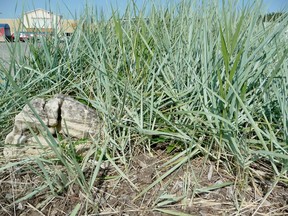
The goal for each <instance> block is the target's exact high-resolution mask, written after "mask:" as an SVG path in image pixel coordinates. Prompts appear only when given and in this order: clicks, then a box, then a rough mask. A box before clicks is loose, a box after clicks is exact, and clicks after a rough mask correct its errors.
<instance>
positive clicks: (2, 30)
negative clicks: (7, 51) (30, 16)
mask: <svg viewBox="0 0 288 216" xmlns="http://www.w3.org/2000/svg"><path fill="white" fill-rule="evenodd" d="M6 39H8V40H10V39H11V32H10V26H9V25H8V24H7V23H4V24H0V41H5V40H6Z"/></svg>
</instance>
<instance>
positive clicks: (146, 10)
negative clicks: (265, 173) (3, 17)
mask: <svg viewBox="0 0 288 216" xmlns="http://www.w3.org/2000/svg"><path fill="white" fill-rule="evenodd" d="M235 2H236V3H235ZM239 5H240V1H222V3H218V1H212V0H211V1H209V0H207V1H205V0H203V1H200V2H199V1H181V3H179V4H175V5H172V6H170V7H164V6H159V5H157V4H154V3H153V2H149V4H147V5H146V6H143V8H142V9H139V8H137V6H136V4H134V3H133V1H131V2H130V4H129V5H128V6H127V9H126V12H125V13H124V14H123V15H121V14H119V13H118V12H117V10H115V11H113V15H112V16H111V17H110V18H109V19H106V18H105V17H104V15H103V14H102V13H99V12H98V11H97V10H92V11H91V10H88V9H87V10H86V11H85V13H83V14H82V16H81V19H79V21H78V26H77V28H76V29H75V32H74V34H73V36H71V37H70V38H65V40H60V38H58V36H57V35H55V37H53V39H52V40H45V39H43V40H41V41H40V42H35V43H28V44H27V46H28V48H29V52H27V53H26V54H25V55H21V56H20V55H19V56H17V54H19V53H21V52H22V51H23V50H22V51H21V52H20V49H21V48H22V47H20V46H19V44H11V45H9V46H10V48H11V49H10V50H11V56H12V55H14V57H13V56H12V57H11V64H10V67H8V68H5V67H4V66H2V67H1V77H4V78H3V81H2V83H1V85H0V88H1V99H0V104H1V106H0V113H1V117H0V123H1V124H0V125H1V126H0V128H1V132H2V133H1V135H0V136H1V137H0V138H1V140H4V137H5V136H6V135H7V134H8V132H9V131H10V130H11V128H12V125H13V117H14V116H15V114H16V113H18V112H19V111H20V110H21V108H22V107H23V105H24V104H25V103H26V102H28V101H29V100H31V99H32V98H36V97H47V96H48V97H51V96H52V95H54V94H57V93H62V94H67V95H72V96H73V97H75V98H76V99H77V100H79V101H81V102H83V103H85V104H87V105H89V106H90V107H93V108H95V109H96V110H97V111H98V112H99V113H100V114H101V117H102V120H103V121H104V122H105V125H106V126H105V138H104V140H98V141H97V142H96V141H95V142H94V144H93V145H92V147H91V148H92V152H93V150H94V154H96V153H97V152H98V153H97V158H99V157H100V161H102V160H104V158H106V159H105V160H108V161H109V162H110V163H112V164H113V166H114V167H116V169H117V170H118V172H119V175H120V176H121V177H123V178H126V179H128V177H127V176H126V174H125V171H124V170H121V169H120V167H119V165H117V164H116V161H117V163H119V162H120V163H121V164H123V165H124V167H125V168H127V167H128V163H129V158H130V157H132V155H133V152H134V150H135V149H138V150H137V151H139V149H140V151H148V152H153V149H154V148H161V149H165V150H166V151H167V153H168V154H171V157H172V156H173V157H174V158H172V159H171V161H170V162H171V163H170V164H169V166H172V165H173V167H172V168H171V169H170V170H169V171H168V172H167V173H166V174H165V175H163V176H161V177H159V179H157V180H156V181H155V184H156V183H158V182H160V181H161V180H162V179H164V178H166V177H167V176H168V175H170V174H171V173H173V171H174V170H176V169H177V168H179V167H181V166H182V165H184V164H186V163H189V161H190V160H191V159H192V158H195V157H197V156H199V155H201V156H205V157H206V158H209V159H210V160H215V161H217V164H218V165H219V166H220V165H221V166H224V167H226V168H227V172H229V173H230V174H232V175H236V176H238V179H239V184H242V183H241V182H243V180H245V181H249V180H247V179H249V178H250V177H252V176H254V175H256V174H255V173H256V172H255V170H254V169H255V167H257V166H260V164H263V163H264V164H267V166H269V167H270V168H271V172H272V173H273V174H274V175H275V176H277V177H278V180H279V179H282V180H283V181H286V182H287V168H288V156H287V151H288V129H287V124H288V113H287V107H288V101H287V98H288V95H287V86H288V73H287V69H288V61H287V57H286V56H287V36H285V30H286V28H287V24H288V17H287V16H285V15H283V17H281V18H279V20H276V21H274V22H272V23H264V22H263V15H264V14H265V11H263V10H262V4H261V1H254V2H253V3H251V4H249V5H245V6H242V7H239ZM52 144H53V143H52ZM52 144H51V145H52ZM96 149H97V150H96ZM55 151H58V150H55ZM95 152H96V153H95ZM99 152H101V153H100V155H99ZM56 155H57V154H56ZM91 155H92V156H93V153H91V154H90V156H91ZM58 156H59V157H60V158H58V160H60V161H62V163H63V164H64V165H65V166H67V171H68V172H70V173H71V174H70V175H69V176H70V177H69V178H71V179H69V180H67V181H66V184H65V185H62V187H63V188H62V189H63V190H64V189H65V188H66V187H68V186H69V185H71V184H74V183H75V182H76V183H75V184H80V185H81V188H82V189H83V191H85V193H86V194H88V195H87V197H88V198H91V197H90V195H91V193H92V185H93V181H94V180H95V178H96V176H97V173H98V171H99V166H97V167H96V168H95V169H94V171H93V172H94V175H92V177H91V178H90V179H88V180H87V182H85V176H84V175H83V170H85V166H87V163H86V162H87V161H88V159H87V161H86V162H85V159H84V162H83V163H79V164H78V162H77V160H74V159H75V158H74V159H71V158H70V159H68V158H67V157H66V156H65V157H64V156H63V155H62V156H61V154H58ZM61 157H64V158H61ZM94 157H96V155H94ZM39 160H40V161H41V163H40V162H39ZM43 160H44V159H38V164H40V165H41V164H42V163H44V164H49V163H50V162H51V161H50V162H49V161H48V162H47V161H43ZM40 167H42V170H43V173H44V174H43V175H44V176H45V168H44V165H43V164H42V165H41V166H40ZM63 172H64V171H63ZM47 175H48V174H47ZM73 176H74V177H75V176H76V177H75V178H72V177H73ZM46 177H47V176H46ZM128 180H129V179H128ZM278 180H277V181H278ZM55 181H56V180H55ZM73 181H75V182H73ZM130 183H131V185H132V187H135V188H137V187H136V186H135V185H133V183H132V182H130ZM246 183H247V182H246ZM246 183H244V184H246ZM155 184H151V185H152V186H153V185H155ZM152 186H151V187H152ZM238 186H240V188H241V187H243V185H238ZM47 187H49V188H53V187H54V183H53V182H52V180H51V182H49V183H48V184H47ZM151 187H148V188H147V190H149V189H150V188H151ZM147 190H144V191H142V192H140V191H139V192H140V195H141V194H142V193H144V192H146V191H147Z"/></svg>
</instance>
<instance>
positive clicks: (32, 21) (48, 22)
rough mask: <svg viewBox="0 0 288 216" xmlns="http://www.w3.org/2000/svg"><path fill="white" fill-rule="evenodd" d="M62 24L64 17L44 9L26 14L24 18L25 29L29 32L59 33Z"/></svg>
mask: <svg viewBox="0 0 288 216" xmlns="http://www.w3.org/2000/svg"><path fill="white" fill-rule="evenodd" d="M61 22H62V16H60V15H57V14H54V13H53V12H51V11H46V10H43V9H36V10H33V11H29V12H26V13H25V14H24V16H23V27H24V29H25V31H27V32H46V33H50V32H54V31H56V32H59V31H60V30H61Z"/></svg>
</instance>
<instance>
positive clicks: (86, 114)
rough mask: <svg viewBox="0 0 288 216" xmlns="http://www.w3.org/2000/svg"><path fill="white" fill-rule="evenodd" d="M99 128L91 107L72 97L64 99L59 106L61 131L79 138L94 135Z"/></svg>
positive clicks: (96, 117)
mask: <svg viewBox="0 0 288 216" xmlns="http://www.w3.org/2000/svg"><path fill="white" fill-rule="evenodd" d="M99 130H100V128H99V119H98V116H97V114H96V112H95V111H94V110H93V109H91V108H89V107H87V106H85V105H83V104H82V103H80V102H78V101H75V100H74V99H72V98H68V97H67V98H65V99H64V101H63V103H62V107H61V132H63V133H64V134H66V135H68V134H69V135H70V136H72V137H76V138H78V139H81V138H89V136H95V135H97V133H99Z"/></svg>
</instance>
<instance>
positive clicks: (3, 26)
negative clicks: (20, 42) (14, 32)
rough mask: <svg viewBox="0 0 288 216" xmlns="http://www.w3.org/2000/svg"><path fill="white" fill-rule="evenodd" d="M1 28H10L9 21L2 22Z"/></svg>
mask: <svg viewBox="0 0 288 216" xmlns="http://www.w3.org/2000/svg"><path fill="white" fill-rule="evenodd" d="M0 28H10V26H9V25H8V24H7V23H3V24H2V23H0Z"/></svg>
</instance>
